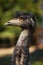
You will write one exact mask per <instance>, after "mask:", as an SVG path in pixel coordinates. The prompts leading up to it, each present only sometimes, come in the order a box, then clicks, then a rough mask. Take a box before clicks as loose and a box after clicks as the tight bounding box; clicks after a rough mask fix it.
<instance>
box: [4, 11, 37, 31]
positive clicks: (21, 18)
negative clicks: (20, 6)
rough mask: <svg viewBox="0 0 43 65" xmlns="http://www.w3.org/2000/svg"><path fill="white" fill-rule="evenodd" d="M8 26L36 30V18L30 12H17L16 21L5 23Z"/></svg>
mask: <svg viewBox="0 0 43 65" xmlns="http://www.w3.org/2000/svg"><path fill="white" fill-rule="evenodd" d="M5 25H6V26H19V27H21V28H22V29H28V28H29V29H32V30H33V29H35V27H36V17H35V16H34V14H32V13H29V12H17V13H16V15H15V17H14V19H12V20H9V21H8V22H7V23H5Z"/></svg>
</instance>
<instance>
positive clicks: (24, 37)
mask: <svg viewBox="0 0 43 65" xmlns="http://www.w3.org/2000/svg"><path fill="white" fill-rule="evenodd" d="M29 38H30V31H29V30H28V29H24V30H23V31H22V32H21V34H20V36H19V39H18V41H17V45H18V46H28V44H29Z"/></svg>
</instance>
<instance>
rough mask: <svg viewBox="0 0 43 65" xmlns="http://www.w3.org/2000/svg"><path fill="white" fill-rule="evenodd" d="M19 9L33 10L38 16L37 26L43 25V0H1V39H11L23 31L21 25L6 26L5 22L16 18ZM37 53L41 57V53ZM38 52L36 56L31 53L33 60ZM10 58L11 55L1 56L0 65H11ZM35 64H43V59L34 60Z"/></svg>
mask: <svg viewBox="0 0 43 65" xmlns="http://www.w3.org/2000/svg"><path fill="white" fill-rule="evenodd" d="M17 11H27V12H33V13H34V14H35V15H36V17H37V26H38V27H40V26H41V27H43V0H0V40H1V38H2V39H4V38H6V37H7V38H11V39H12V37H18V35H19V33H20V32H21V28H19V27H14V26H12V27H11V26H8V27H5V26H4V23H5V22H7V21H8V20H10V19H12V18H14V16H15V13H16V12H17ZM7 41H8V39H7ZM7 43H8V42H7ZM0 44H3V42H1V41H0ZM8 45H9V44H8ZM39 52H40V51H39ZM37 54H39V57H40V53H37ZM37 54H35V56H34V54H33V55H31V59H32V58H34V59H32V60H35V59H36V58H35V57H37ZM42 54H43V53H42ZM42 56H43V55H42ZM9 59H11V56H5V57H3V58H0V65H6V64H7V65H11V63H10V61H9ZM33 65H43V59H41V60H40V61H36V62H34V63H33Z"/></svg>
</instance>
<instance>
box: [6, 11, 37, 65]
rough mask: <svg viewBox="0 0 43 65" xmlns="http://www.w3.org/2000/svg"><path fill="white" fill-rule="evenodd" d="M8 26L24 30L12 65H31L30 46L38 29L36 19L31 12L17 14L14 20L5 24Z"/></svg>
mask: <svg viewBox="0 0 43 65" xmlns="http://www.w3.org/2000/svg"><path fill="white" fill-rule="evenodd" d="M5 25H6V26H10V25H11V26H19V27H21V28H22V31H21V34H20V36H19V38H18V41H17V44H16V46H15V49H14V52H13V55H12V65H30V64H29V45H30V43H32V38H33V34H34V32H35V28H36V17H35V15H34V14H33V13H30V12H17V13H16V16H15V18H14V19H12V20H10V21H8V22H7V23H5Z"/></svg>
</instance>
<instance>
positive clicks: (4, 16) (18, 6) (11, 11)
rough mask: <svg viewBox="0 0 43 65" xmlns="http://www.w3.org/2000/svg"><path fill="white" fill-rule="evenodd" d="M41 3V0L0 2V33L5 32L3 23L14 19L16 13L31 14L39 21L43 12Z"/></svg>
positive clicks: (8, 0) (6, 0)
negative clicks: (26, 12)
mask: <svg viewBox="0 0 43 65" xmlns="http://www.w3.org/2000/svg"><path fill="white" fill-rule="evenodd" d="M41 3H42V0H0V32H1V31H4V30H6V28H5V27H4V23H5V22H6V21H8V20H10V19H12V18H14V16H15V13H16V12H17V11H28V12H33V13H35V14H36V16H37V18H38V20H39V21H40V18H41V14H42V11H43V7H42V6H43V5H42V4H41ZM41 5H42V6H41ZM37 23H38V22H37ZM8 29H9V28H8ZM13 30H14V29H13Z"/></svg>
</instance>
